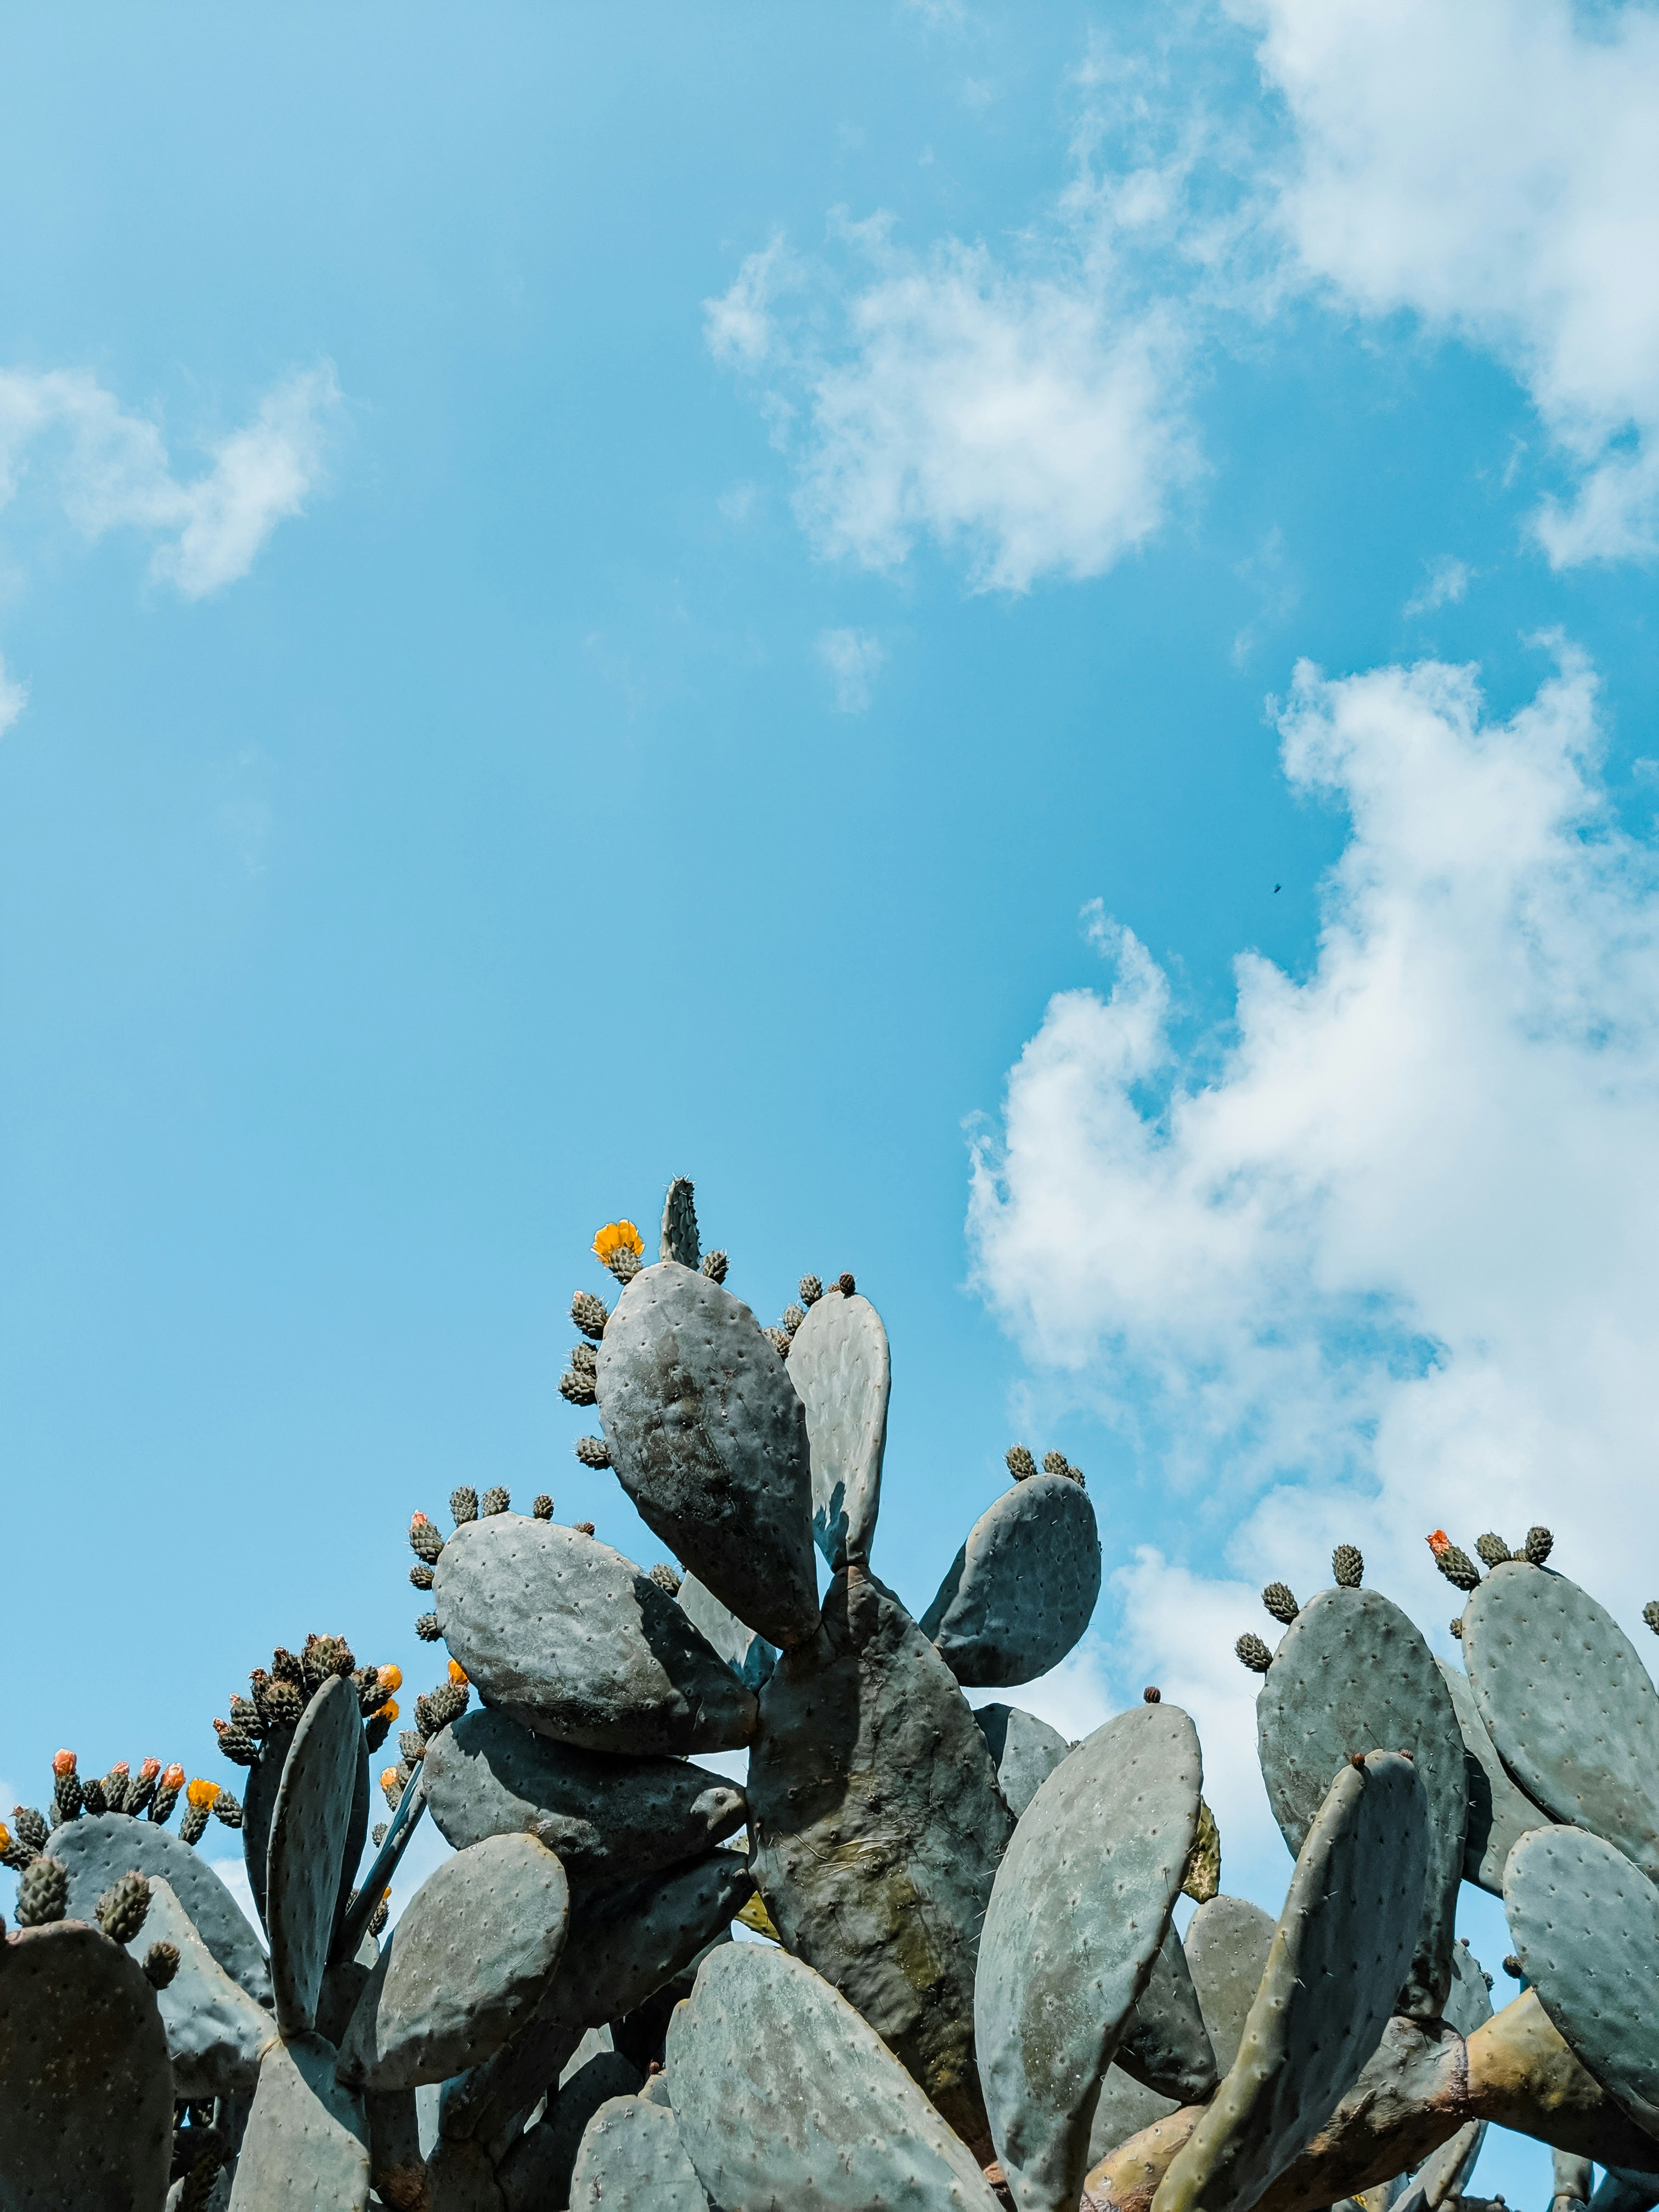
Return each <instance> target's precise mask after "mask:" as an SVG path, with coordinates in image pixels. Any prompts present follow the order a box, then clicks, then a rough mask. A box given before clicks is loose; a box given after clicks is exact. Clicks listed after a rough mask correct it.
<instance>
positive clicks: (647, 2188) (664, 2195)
mask: <svg viewBox="0 0 1659 2212" xmlns="http://www.w3.org/2000/svg"><path fill="white" fill-rule="evenodd" d="M659 2078H662V2077H659ZM601 2207H603V2212H708V2198H707V2197H705V2196H704V2194H703V2191H702V2183H701V2182H700V2181H699V2180H698V2179H697V2169H696V2166H693V2165H692V2163H691V2161H690V2159H689V2158H688V2157H687V2156H686V2154H685V2146H684V2143H682V2142H681V2141H680V2131H679V2128H678V2124H676V2122H675V2118H674V2115H673V2113H672V2112H669V2111H665V2110H664V2108H663V2107H662V2106H660V2105H657V2104H654V2103H649V2102H647V2100H646V2099H645V2098H643V2097H612V2098H611V2100H610V2101H609V2102H608V2103H606V2104H603V2105H601V2106H599V2110H598V2111H597V2112H595V2113H594V2115H593V2117H592V2119H591V2120H590V2121H589V2122H588V2124H587V2127H586V2132H585V2133H584V2134H583V2136H582V2139H581V2144H580V2148H579V2149H578V2151H577V2153H576V2163H575V2168H574V2172H572V2174H571V2177H570V2208H571V2212H601Z"/></svg>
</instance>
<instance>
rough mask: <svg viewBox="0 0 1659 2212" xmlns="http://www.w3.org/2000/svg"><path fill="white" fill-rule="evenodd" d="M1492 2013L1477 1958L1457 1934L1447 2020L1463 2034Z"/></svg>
mask: <svg viewBox="0 0 1659 2212" xmlns="http://www.w3.org/2000/svg"><path fill="white" fill-rule="evenodd" d="M1491 2018H1492V1991H1491V1990H1489V1989H1488V1988H1487V1986H1486V1974H1485V1972H1484V1971H1483V1970H1482V1968H1481V1965H1480V1960H1479V1959H1477V1958H1476V1957H1475V1955H1474V1952H1473V1951H1471V1950H1470V1948H1469V1947H1468V1943H1467V1942H1464V1941H1463V1939H1462V1937H1461V1936H1460V1937H1459V1939H1458V1942H1457V1945H1456V1948H1455V1949H1454V1951H1453V1952H1452V1985H1451V1995H1450V1996H1449V1997H1448V1998H1447V2000H1446V2021H1447V2024H1448V2026H1449V2027H1455V2029H1456V2030H1457V2033H1459V2034H1460V2035H1462V2036H1464V2037H1468V2036H1471V2035H1473V2034H1474V2031H1475V2030H1476V2028H1477V2027H1485V2026H1486V2022H1487V2021H1489V2020H1490V2019H1491Z"/></svg>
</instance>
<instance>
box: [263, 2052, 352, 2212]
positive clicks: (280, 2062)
mask: <svg viewBox="0 0 1659 2212" xmlns="http://www.w3.org/2000/svg"><path fill="white" fill-rule="evenodd" d="M335 2056H336V2054H335V2051H334V2046H333V2045H332V2044H331V2043H327V2042H325V2040H324V2039H323V2038H322V2037H321V2036H320V2035H306V2036H301V2037H299V2038H298V2039H295V2040H294V2041H292V2042H277V2041H273V2042H272V2043H271V2044H270V2046H269V2048H268V2049H267V2050H266V2051H265V2054H264V2059H263V2060H262V2062H261V2063H260V2067H259V2086H258V2088H257V2089H256V2090H255V2092H254V2095H253V2105H252V2110H251V2111H250V2112H249V2113H248V2118H247V2126H246V2130H245V2131H244V2133H243V2136H242V2147H241V2149H240V2153H239V2154H238V2156H237V2160H236V2179H235V2182H234V2185H233V2186H232V2189H231V2194H230V2206H231V2212H319V2208H320V2207H323V2206H326V2207H327V2208H328V2212H364V2208H365V2207H366V2206H367V2204H368V2117H367V2115H366V2114H365V2112H364V2110H363V2100H362V2097H361V2096H359V2095H358V2093H356V2090H354V2089H348V2088H346V2087H343V2084H342V2083H340V2082H339V2081H336V2079H335V2077H334V2063H335Z"/></svg>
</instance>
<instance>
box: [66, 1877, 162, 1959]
mask: <svg viewBox="0 0 1659 2212" xmlns="http://www.w3.org/2000/svg"><path fill="white" fill-rule="evenodd" d="M68 1893H69V1878H68V1876H67V1875H65V1876H64V1895H65V1896H67V1895H68ZM94 1911H96V1913H97V1916H98V1925H99V1926H100V1928H101V1929H103V1931H104V1933H105V1935H106V1936H108V1937H109V1940H110V1942H112V1943H121V1944H126V1943H130V1942H131V1941H132V1939H133V1937H134V1936H136V1935H137V1933H138V1930H139V1929H141V1928H142V1927H143V1924H144V1915H145V1914H146V1913H147V1912H148V1911H149V1882H148V1881H147V1880H146V1879H145V1877H144V1876H143V1875H141V1874H124V1875H120V1876H119V1877H118V1880H117V1881H115V1882H114V1883H113V1884H112V1887H110V1888H108V1889H106V1891H105V1892H104V1894H103V1895H102V1896H101V1897H100V1899H99V1900H98V1903H97V1905H96V1906H95V1907H94Z"/></svg>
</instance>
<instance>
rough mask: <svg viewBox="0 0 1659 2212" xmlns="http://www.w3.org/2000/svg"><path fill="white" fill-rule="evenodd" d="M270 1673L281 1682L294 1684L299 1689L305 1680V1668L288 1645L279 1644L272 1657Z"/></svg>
mask: <svg viewBox="0 0 1659 2212" xmlns="http://www.w3.org/2000/svg"><path fill="white" fill-rule="evenodd" d="M270 1671H271V1674H272V1676H273V1677H274V1678H275V1680H277V1681H279V1682H292V1683H293V1685H294V1686H295V1689H298V1688H299V1687H300V1686H301V1684H302V1683H303V1682H304V1680H305V1678H306V1676H305V1668H303V1667H302V1666H301V1663H300V1661H299V1659H298V1657H297V1656H295V1653H294V1652H292V1651H290V1650H289V1649H288V1647H287V1645H286V1644H278V1645H277V1646H276V1650H274V1651H273V1652H272V1653H271V1655H270Z"/></svg>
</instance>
